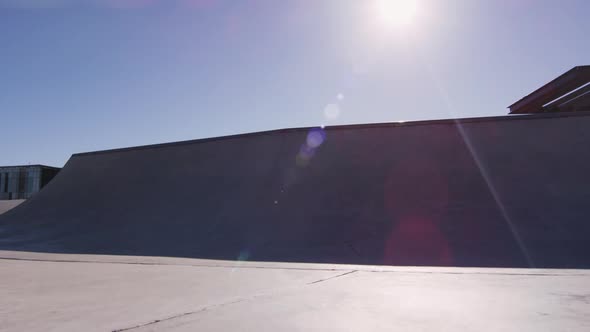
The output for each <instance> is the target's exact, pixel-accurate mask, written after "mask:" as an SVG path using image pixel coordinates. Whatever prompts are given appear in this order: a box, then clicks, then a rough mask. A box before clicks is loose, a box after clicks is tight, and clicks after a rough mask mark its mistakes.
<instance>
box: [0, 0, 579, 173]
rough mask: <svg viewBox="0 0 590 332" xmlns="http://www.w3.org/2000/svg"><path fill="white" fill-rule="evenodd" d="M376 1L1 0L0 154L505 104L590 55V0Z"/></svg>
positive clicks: (60, 158) (50, 159) (48, 158)
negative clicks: (390, 18)
mask: <svg viewBox="0 0 590 332" xmlns="http://www.w3.org/2000/svg"><path fill="white" fill-rule="evenodd" d="M375 1H377V0H366V1H358V0H357V1H353V0H350V1H349V0H327V1H320V0H313V1H312V0H307V1H306V0H292V1H289V0H285V1H277V0H241V1H237V0H236V1H221V0H127V1H119V0H76V1H68V0H46V1H43V0H37V1H34V0H0V116H1V117H0V128H1V131H0V133H1V137H2V140H1V141H2V144H1V152H0V165H11V164H27V163H43V164H49V165H54V166H62V165H63V164H64V163H65V162H66V161H67V159H68V158H69V157H70V155H71V154H72V153H77V152H86V151H94V150H100V149H108V148H118V147H127V146H135V145H144V144H152V143H161V142H171V141H178V140H186V139H195V138H202V137H211V136H220V135H227V134H235V133H244V132H251V131H260V130H269V129H278V128H285V127H300V126H315V125H322V124H324V125H335V124H352V123H373V122H390V121H400V120H405V121H408V120H420V119H440V118H452V117H478V116H492V115H502V114H506V113H507V109H506V107H507V106H508V105H509V104H511V103H512V102H514V101H516V100H517V99H519V98H520V97H522V96H524V95H526V94H528V93H529V92H531V91H532V90H534V89H536V88H537V87H539V86H541V85H542V84H544V83H546V82H548V81H549V80H551V79H553V78H554V77H556V76H558V75H559V74H561V73H563V72H565V71H566V70H568V69H570V68H571V67H573V66H575V65H583V64H588V56H589V55H590V43H589V42H588V32H590V20H589V19H588V13H590V2H588V1H585V0H579V1H574V0H564V1H554V0H552V1H541V0H539V1H537V0H534V1H533V0H489V1H475V0H446V1H445V0H416V1H417V5H416V10H415V15H414V16H413V18H412V20H411V22H406V23H405V24H386V23H385V22H384V21H383V20H382V16H380V15H379V13H377V10H375V8H377V7H376V6H375V5H374V4H373V2H375ZM390 23H391V22H390Z"/></svg>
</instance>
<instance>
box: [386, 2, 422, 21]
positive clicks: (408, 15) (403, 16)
mask: <svg viewBox="0 0 590 332" xmlns="http://www.w3.org/2000/svg"><path fill="white" fill-rule="evenodd" d="M376 10H377V15H378V17H379V19H380V20H381V21H382V23H383V24H384V25H385V26H387V27H394V26H402V25H408V24H411V23H412V22H413V21H414V18H415V16H416V12H417V10H418V4H417V0H376Z"/></svg>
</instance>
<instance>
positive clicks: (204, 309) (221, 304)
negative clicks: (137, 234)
mask: <svg viewBox="0 0 590 332" xmlns="http://www.w3.org/2000/svg"><path fill="white" fill-rule="evenodd" d="M260 296H262V295H255V296H252V297H251V298H242V299H237V300H233V301H229V302H223V303H217V304H212V305H209V306H206V307H204V308H201V309H199V310H195V311H188V312H183V313H181V314H178V315H174V316H169V317H166V318H162V319H155V320H152V321H150V322H147V323H144V324H138V325H134V326H131V327H125V328H122V329H116V330H113V331H112V332H122V331H129V330H134V329H139V328H142V327H145V326H149V325H153V324H157V323H160V322H165V321H168V320H172V319H176V318H181V317H184V316H188V315H194V314H198V313H200V312H204V311H207V310H211V309H215V308H219V307H223V306H227V305H231V304H235V303H240V302H244V301H248V300H253V299H255V298H256V297H260Z"/></svg>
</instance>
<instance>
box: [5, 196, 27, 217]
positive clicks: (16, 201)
mask: <svg viewBox="0 0 590 332" xmlns="http://www.w3.org/2000/svg"><path fill="white" fill-rule="evenodd" d="M24 201H25V200H24V199H12V200H0V214H2V213H4V212H6V211H8V210H10V209H13V208H15V207H17V206H18V205H19V204H20V203H22V202H24Z"/></svg>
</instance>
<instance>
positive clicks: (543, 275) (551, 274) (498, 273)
mask: <svg viewBox="0 0 590 332" xmlns="http://www.w3.org/2000/svg"><path fill="white" fill-rule="evenodd" d="M0 260H10V261H28V262H49V263H87V264H93V263H94V264H122V265H145V266H185V267H205V268H219V269H260V270H293V271H349V272H350V268H345V267H343V268H337V267H335V268H320V267H317V268H314V267H273V266H243V265H235V266H229V265H209V264H167V263H157V262H154V263H151V262H115V261H93V260H66V259H39V258H16V257H1V256H0ZM387 267H393V268H395V267H401V268H404V267H408V266H387ZM449 268H452V267H449ZM456 268H461V267H456ZM482 268H485V267H482ZM498 269H502V268H498ZM355 271H362V272H370V273H398V274H465V275H504V276H539V277H583V276H590V272H588V273H583V272H582V273H527V272H521V273H517V272H478V271H459V272H452V271H386V270H378V269H370V268H367V269H362V268H361V269H357V270H355ZM347 273H348V272H347Z"/></svg>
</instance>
